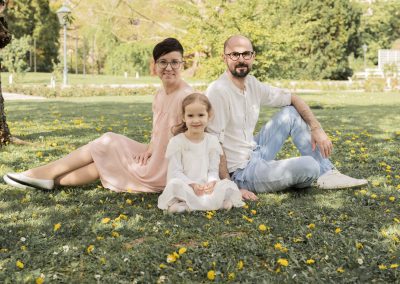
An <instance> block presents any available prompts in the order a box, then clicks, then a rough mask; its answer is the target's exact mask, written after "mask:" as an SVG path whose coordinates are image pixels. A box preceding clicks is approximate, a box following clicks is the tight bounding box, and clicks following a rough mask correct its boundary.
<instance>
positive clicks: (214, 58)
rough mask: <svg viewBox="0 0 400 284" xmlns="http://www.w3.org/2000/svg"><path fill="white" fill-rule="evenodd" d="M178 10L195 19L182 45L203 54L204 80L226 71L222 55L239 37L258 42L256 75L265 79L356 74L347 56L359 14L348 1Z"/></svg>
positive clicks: (241, 1)
mask: <svg viewBox="0 0 400 284" xmlns="http://www.w3.org/2000/svg"><path fill="white" fill-rule="evenodd" d="M176 6H177V7H176V9H177V10H178V11H179V12H180V13H181V14H183V15H185V16H186V17H187V18H188V19H190V23H189V27H188V33H187V34H186V35H185V36H184V37H183V41H184V43H185V46H188V47H189V50H190V52H192V53H196V52H198V53H200V54H201V56H202V57H201V65H200V66H199V70H198V74H199V76H203V77H205V76H208V77H212V78H215V77H216V76H217V75H218V74H220V73H221V71H222V70H223V69H224V66H223V63H222V62H221V60H219V59H218V55H220V54H222V49H223V48H222V46H223V43H224V41H225V40H226V39H227V38H228V37H229V36H231V35H234V34H243V35H245V36H248V37H249V38H250V39H251V40H252V41H253V45H254V49H255V51H256V54H257V60H256V63H255V66H254V74H255V75H256V76H257V77H259V78H260V79H263V80H265V79H267V78H302V79H336V80H337V79H345V78H346V79H347V77H348V76H350V75H351V70H350V68H349V65H348V60H347V58H348V56H349V55H350V54H351V53H352V52H354V51H355V50H356V48H357V45H356V43H357V41H356V39H357V38H356V35H357V29H358V25H359V19H360V12H359V11H358V10H357V9H355V8H354V7H353V5H352V4H351V3H350V2H349V1H347V0H340V1H334V0H329V1H323V2H321V1H306V0H304V1H289V0H285V1H250V2H249V1H245V0H238V1H207V2H206V3H203V2H202V1H198V2H196V4H195V3H192V4H190V5H186V6H185V5H184V3H177V4H176ZM199 34H201V35H202V36H201V37H199V36H198V35H199ZM216 35H218V36H216Z"/></svg>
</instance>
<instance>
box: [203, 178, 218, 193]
mask: <svg viewBox="0 0 400 284" xmlns="http://www.w3.org/2000/svg"><path fill="white" fill-rule="evenodd" d="M216 183H217V181H216V180H214V181H210V182H207V183H206V184H205V185H203V189H204V192H205V193H206V194H211V193H213V192H214V187H215V184H216Z"/></svg>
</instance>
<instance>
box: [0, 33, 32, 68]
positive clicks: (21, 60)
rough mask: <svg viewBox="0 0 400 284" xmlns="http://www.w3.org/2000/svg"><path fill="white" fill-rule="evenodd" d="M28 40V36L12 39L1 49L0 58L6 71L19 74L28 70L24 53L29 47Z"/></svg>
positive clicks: (29, 38)
mask: <svg viewBox="0 0 400 284" xmlns="http://www.w3.org/2000/svg"><path fill="white" fill-rule="evenodd" d="M30 41H31V37H30V36H23V37H21V38H18V39H14V40H13V42H12V43H11V44H9V45H8V46H6V47H5V48H4V49H3V50H2V51H1V54H0V59H1V61H2V65H3V66H4V67H6V68H7V70H8V72H10V73H14V74H19V73H24V72H26V71H28V70H29V65H28V63H27V62H26V54H27V53H28V51H29V49H30Z"/></svg>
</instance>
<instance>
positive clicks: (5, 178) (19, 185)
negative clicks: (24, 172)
mask: <svg viewBox="0 0 400 284" xmlns="http://www.w3.org/2000/svg"><path fill="white" fill-rule="evenodd" d="M3 180H4V182H5V183H6V184H8V185H11V186H13V187H17V188H22V189H34V188H33V187H31V186H27V185H23V184H21V183H18V182H16V181H13V180H12V179H10V178H9V177H8V176H7V175H4V176H3Z"/></svg>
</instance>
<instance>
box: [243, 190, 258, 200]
mask: <svg viewBox="0 0 400 284" xmlns="http://www.w3.org/2000/svg"><path fill="white" fill-rule="evenodd" d="M239 190H240V193H241V194H242V199H243V200H251V201H257V200H258V197H257V195H255V194H254V193H253V192H251V191H248V190H247V189H239Z"/></svg>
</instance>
